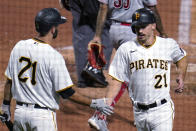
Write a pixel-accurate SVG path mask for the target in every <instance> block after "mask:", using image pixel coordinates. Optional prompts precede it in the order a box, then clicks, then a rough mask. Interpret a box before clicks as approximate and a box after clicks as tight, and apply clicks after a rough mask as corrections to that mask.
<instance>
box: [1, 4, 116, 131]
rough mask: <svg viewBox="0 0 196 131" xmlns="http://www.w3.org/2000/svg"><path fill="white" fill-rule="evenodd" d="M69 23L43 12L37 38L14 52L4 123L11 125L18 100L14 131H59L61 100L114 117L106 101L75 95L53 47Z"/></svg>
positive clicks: (53, 11) (38, 18)
mask: <svg viewBox="0 0 196 131" xmlns="http://www.w3.org/2000/svg"><path fill="white" fill-rule="evenodd" d="M65 22H66V18H65V17H63V16H61V14H60V12H59V11H58V10H57V9H56V8H44V9H42V10H41V11H40V12H38V14H37V15H36V17H35V27H36V31H37V32H38V36H36V37H35V38H32V39H27V40H21V41H19V42H18V43H17V44H16V45H15V46H14V48H13V50H12V52H11V54H10V59H9V63H8V66H7V69H6V71H5V75H6V76H7V81H6V84H5V88H4V100H3V103H2V105H1V111H2V113H1V114H0V115H1V117H0V119H1V121H2V122H6V123H8V122H9V121H10V117H11V112H10V106H11V105H10V103H11V99H12V96H13V98H14V99H15V100H16V109H15V113H14V126H13V130H14V131H29V130H37V131H56V130H57V121H56V112H55V110H58V109H59V99H60V97H62V98H63V99H70V100H72V101H74V102H77V103H80V104H83V105H86V106H90V107H91V108H94V109H97V110H99V111H101V112H102V113H104V114H106V115H110V114H111V113H112V110H113V108H112V107H111V106H108V105H107V104H106V103H105V101H106V99H93V100H92V101H91V100H90V99H89V98H87V97H84V96H83V95H81V94H80V93H78V92H75V90H74V88H73V83H72V80H71V78H70V75H69V73H68V70H67V68H66V64H65V61H64V58H63V56H62V55H61V54H60V53H59V52H57V51H56V50H55V49H54V48H53V47H52V46H51V45H50V44H52V43H53V39H55V38H56V37H57V35H58V25H59V24H63V23H65ZM9 127H10V126H9Z"/></svg>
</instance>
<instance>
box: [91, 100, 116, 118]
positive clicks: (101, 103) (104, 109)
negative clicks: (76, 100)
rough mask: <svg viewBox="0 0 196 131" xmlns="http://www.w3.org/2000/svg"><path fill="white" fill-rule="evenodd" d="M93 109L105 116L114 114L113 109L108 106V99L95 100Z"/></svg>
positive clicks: (92, 105)
mask: <svg viewBox="0 0 196 131" xmlns="http://www.w3.org/2000/svg"><path fill="white" fill-rule="evenodd" d="M90 107H91V108H93V109H96V110H98V111H100V112H101V113H103V114H105V115H111V114H112V113H114V112H113V109H114V108H113V107H112V106H109V105H107V104H106V99H105V98H103V99H93V100H92V102H91V105H90Z"/></svg>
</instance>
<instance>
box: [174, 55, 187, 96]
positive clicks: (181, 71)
mask: <svg viewBox="0 0 196 131" xmlns="http://www.w3.org/2000/svg"><path fill="white" fill-rule="evenodd" d="M176 66H177V71H178V77H177V79H176V82H177V84H178V86H177V88H176V89H175V92H176V93H182V92H183V89H184V80H185V76H186V70H187V58H186V56H185V57H184V58H182V59H181V60H180V61H178V62H177V63H176Z"/></svg>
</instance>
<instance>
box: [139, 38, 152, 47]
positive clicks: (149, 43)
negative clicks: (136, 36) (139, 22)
mask: <svg viewBox="0 0 196 131" xmlns="http://www.w3.org/2000/svg"><path fill="white" fill-rule="evenodd" d="M155 41H156V36H152V37H149V39H147V40H146V41H140V40H138V42H139V43H140V44H141V45H143V46H145V47H150V46H151V45H153V44H154V43H155Z"/></svg>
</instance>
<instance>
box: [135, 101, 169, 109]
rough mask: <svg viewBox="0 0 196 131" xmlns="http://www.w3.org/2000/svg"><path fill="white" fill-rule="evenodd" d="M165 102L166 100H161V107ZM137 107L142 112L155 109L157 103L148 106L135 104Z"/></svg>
mask: <svg viewBox="0 0 196 131" xmlns="http://www.w3.org/2000/svg"><path fill="white" fill-rule="evenodd" d="M166 102H167V100H166V99H162V100H161V105H163V104H165V103H166ZM137 107H138V108H139V109H142V110H148V109H149V108H154V107H157V103H156V102H154V103H152V104H149V105H143V104H140V103H137Z"/></svg>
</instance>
